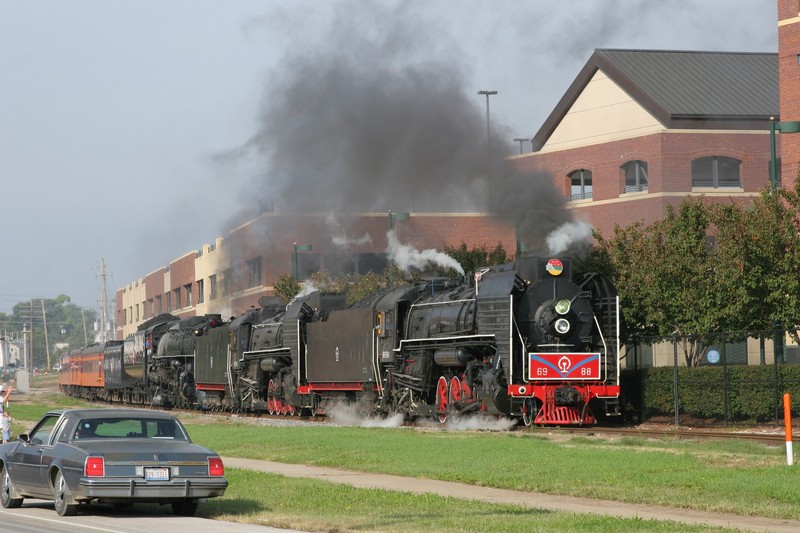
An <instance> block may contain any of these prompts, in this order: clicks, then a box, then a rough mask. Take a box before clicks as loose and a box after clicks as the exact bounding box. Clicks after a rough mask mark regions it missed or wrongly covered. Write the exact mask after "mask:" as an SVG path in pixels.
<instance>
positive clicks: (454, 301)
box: [410, 298, 475, 309]
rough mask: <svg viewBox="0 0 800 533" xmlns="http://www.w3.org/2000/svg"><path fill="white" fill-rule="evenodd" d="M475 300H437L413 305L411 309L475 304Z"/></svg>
mask: <svg viewBox="0 0 800 533" xmlns="http://www.w3.org/2000/svg"><path fill="white" fill-rule="evenodd" d="M474 301H475V298H465V299H461V300H437V301H435V302H425V303H416V304H412V305H411V308H410V309H414V308H415V307H429V306H431V307H432V306H435V305H436V306H439V305H442V304H464V303H469V302H474Z"/></svg>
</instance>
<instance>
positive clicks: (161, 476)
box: [144, 468, 169, 481]
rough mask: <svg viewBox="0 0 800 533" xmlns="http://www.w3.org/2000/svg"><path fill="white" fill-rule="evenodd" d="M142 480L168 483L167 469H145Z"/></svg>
mask: <svg viewBox="0 0 800 533" xmlns="http://www.w3.org/2000/svg"><path fill="white" fill-rule="evenodd" d="M144 478H145V479H146V480H148V481H168V480H169V468H145V469H144Z"/></svg>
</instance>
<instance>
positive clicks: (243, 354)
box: [242, 347, 291, 358]
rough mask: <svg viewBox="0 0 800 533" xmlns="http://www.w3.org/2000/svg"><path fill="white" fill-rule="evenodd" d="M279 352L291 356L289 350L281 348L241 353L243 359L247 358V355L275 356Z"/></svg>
mask: <svg viewBox="0 0 800 533" xmlns="http://www.w3.org/2000/svg"><path fill="white" fill-rule="evenodd" d="M281 352H286V353H288V354H289V355H291V351H290V350H289V348H286V347H283V348H269V349H265V350H253V351H250V352H242V357H243V358H244V357H247V356H248V355H265V354H275V353H281Z"/></svg>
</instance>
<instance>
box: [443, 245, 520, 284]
mask: <svg viewBox="0 0 800 533" xmlns="http://www.w3.org/2000/svg"><path fill="white" fill-rule="evenodd" d="M444 252H445V253H446V254H447V255H449V256H450V257H452V258H453V259H455V260H456V261H458V263H459V264H460V265H461V267H462V268H463V269H464V272H465V273H467V274H469V273H470V272H475V271H477V270H478V269H479V268H481V267H487V266H493V265H499V264H502V263H507V262H508V261H510V259H509V257H508V254H507V253H506V250H505V248H503V244H502V243H497V246H495V247H494V248H493V249H492V250H488V249H487V248H486V246H473V247H472V249H471V250H470V249H468V248H467V244H466V243H464V242H462V243H461V245H460V246H458V247H457V248H449V247H446V248H445V249H444ZM447 274H448V277H451V278H453V279H456V278H459V277H461V275H460V274H459V273H457V272H456V271H455V270H452V269H451V270H450V271H449V272H448V273H447Z"/></svg>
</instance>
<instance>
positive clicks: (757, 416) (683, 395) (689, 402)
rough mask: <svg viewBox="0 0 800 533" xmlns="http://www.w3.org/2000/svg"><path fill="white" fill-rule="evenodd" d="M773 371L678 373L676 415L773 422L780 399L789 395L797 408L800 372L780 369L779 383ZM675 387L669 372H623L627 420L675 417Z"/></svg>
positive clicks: (666, 369)
mask: <svg viewBox="0 0 800 533" xmlns="http://www.w3.org/2000/svg"><path fill="white" fill-rule="evenodd" d="M775 370H776V369H775V367H774V366H728V367H727V369H726V368H724V367H699V368H689V367H679V368H678V400H679V401H678V406H679V407H678V408H679V415H680V416H690V417H696V418H703V419H709V420H712V421H718V420H728V421H757V422H762V421H769V420H775V417H776V412H777V413H778V414H779V418H780V417H782V416H783V414H782V413H783V394H784V393H786V392H788V393H789V394H791V396H792V405H800V366H795V365H792V366H787V365H781V366H779V367H778V368H777V378H776V372H775ZM776 379H777V381H776ZM674 383H675V374H674V368H672V367H658V368H645V369H640V370H626V371H623V373H622V375H621V385H622V392H623V395H624V396H625V402H626V407H627V409H628V413H629V415H630V416H629V417H630V418H633V419H638V420H647V419H648V418H651V417H654V416H665V415H668V416H674V415H675V396H674V394H673V391H674V388H675V386H674ZM726 393H727V413H726ZM776 408H777V411H776ZM793 411H794V412H795V413H796V412H797V411H798V410H797V409H793Z"/></svg>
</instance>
